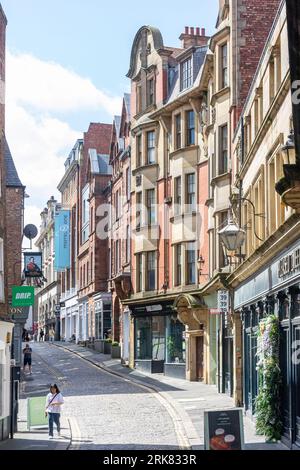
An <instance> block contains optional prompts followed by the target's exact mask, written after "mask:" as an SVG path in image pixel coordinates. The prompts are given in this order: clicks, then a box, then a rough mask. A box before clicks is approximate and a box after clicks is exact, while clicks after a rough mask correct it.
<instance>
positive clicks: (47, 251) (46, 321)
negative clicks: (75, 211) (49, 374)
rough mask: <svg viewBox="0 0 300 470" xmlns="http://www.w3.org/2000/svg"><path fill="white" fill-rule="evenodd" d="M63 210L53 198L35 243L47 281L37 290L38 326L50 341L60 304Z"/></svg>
mask: <svg viewBox="0 0 300 470" xmlns="http://www.w3.org/2000/svg"><path fill="white" fill-rule="evenodd" d="M60 209H61V204H60V203H58V202H57V201H56V200H55V199H54V197H53V196H51V198H50V199H49V201H48V202H47V206H46V207H45V208H44V210H43V212H42V213H41V226H40V233H39V236H38V238H37V240H36V242H35V245H36V246H37V248H38V250H39V251H40V252H41V253H42V272H43V275H44V277H45V279H46V281H45V282H44V283H43V286H42V287H41V288H39V289H38V290H37V298H38V326H39V330H40V329H41V328H42V329H43V330H44V333H45V340H46V341H47V340H48V339H49V332H50V330H54V332H55V331H57V329H58V325H57V316H56V305H59V302H60V274H59V273H57V272H56V271H55V263H54V261H55V215H56V213H57V212H58V211H59V210H60Z"/></svg>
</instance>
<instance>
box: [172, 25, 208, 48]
mask: <svg viewBox="0 0 300 470" xmlns="http://www.w3.org/2000/svg"><path fill="white" fill-rule="evenodd" d="M179 39H180V41H182V46H181V47H183V49H187V48H188V47H191V46H206V45H207V43H208V40H209V36H206V35H205V28H201V29H200V28H199V27H196V28H194V27H193V26H186V27H185V28H184V33H182V34H181V35H180V37H179Z"/></svg>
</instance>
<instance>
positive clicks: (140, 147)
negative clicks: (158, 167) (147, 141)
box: [136, 134, 143, 168]
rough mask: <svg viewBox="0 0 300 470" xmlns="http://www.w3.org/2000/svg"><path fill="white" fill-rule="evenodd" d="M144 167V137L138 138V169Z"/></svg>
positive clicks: (139, 136) (139, 135)
mask: <svg viewBox="0 0 300 470" xmlns="http://www.w3.org/2000/svg"><path fill="white" fill-rule="evenodd" d="M142 165H143V135H142V134H138V135H137V136H136V167H137V168H139V167H140V166H142Z"/></svg>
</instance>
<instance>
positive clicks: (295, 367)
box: [280, 317, 300, 448]
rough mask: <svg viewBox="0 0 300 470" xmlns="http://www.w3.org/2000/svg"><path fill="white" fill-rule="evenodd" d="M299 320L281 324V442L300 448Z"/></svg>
mask: <svg viewBox="0 0 300 470" xmlns="http://www.w3.org/2000/svg"><path fill="white" fill-rule="evenodd" d="M299 345H300V318H299V317H297V318H295V319H293V320H292V321H291V324H290V322H289V320H283V321H282V322H281V342H280V358H281V373H282V402H281V403H282V405H281V406H282V422H283V432H282V442H283V443H284V444H286V445H287V446H289V447H292V446H296V447H297V448H298V447H300V361H299V353H298V352H297V349H299Z"/></svg>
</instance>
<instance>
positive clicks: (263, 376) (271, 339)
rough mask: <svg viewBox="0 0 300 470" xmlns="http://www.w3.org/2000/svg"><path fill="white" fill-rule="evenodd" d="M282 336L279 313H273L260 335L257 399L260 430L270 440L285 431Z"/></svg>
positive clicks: (257, 423) (260, 325) (261, 328)
mask: <svg viewBox="0 0 300 470" xmlns="http://www.w3.org/2000/svg"><path fill="white" fill-rule="evenodd" d="M279 335H280V332H279V321H278V318H277V317H276V315H269V316H268V317H267V318H265V319H263V320H262V321H260V323H259V329H258V334H257V343H258V349H257V356H258V357H259V361H258V364H257V369H258V371H259V393H258V396H257V398H256V401H255V409H256V430H257V432H258V433H259V434H263V435H265V436H266V438H267V440H279V439H280V437H281V433H282V421H281V413H280V391H281V383H282V378H281V371H280V367H279Z"/></svg>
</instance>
